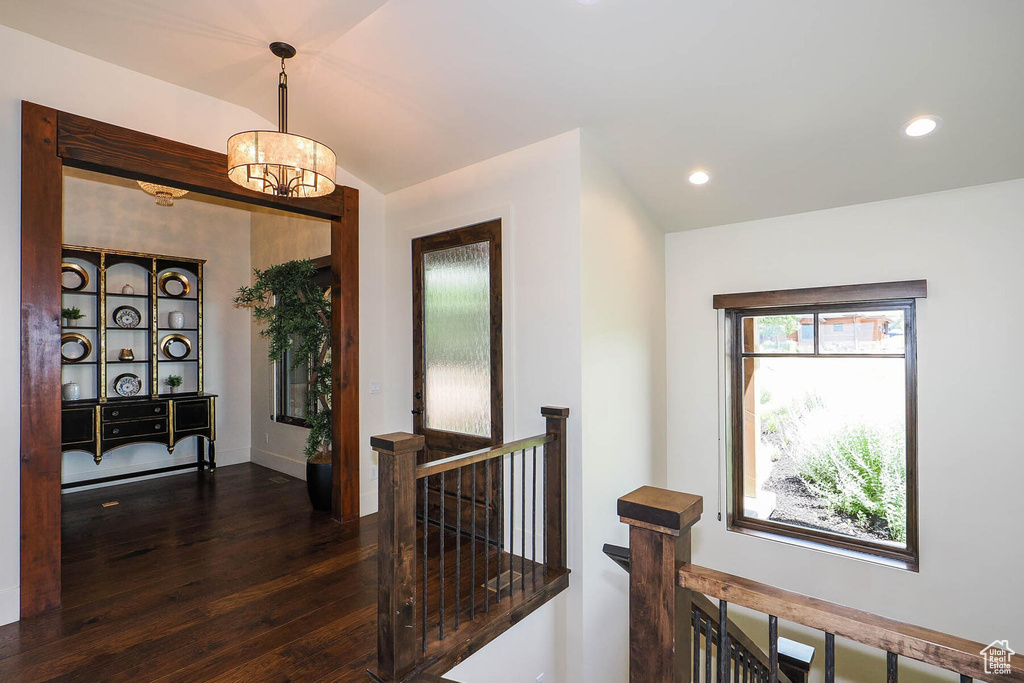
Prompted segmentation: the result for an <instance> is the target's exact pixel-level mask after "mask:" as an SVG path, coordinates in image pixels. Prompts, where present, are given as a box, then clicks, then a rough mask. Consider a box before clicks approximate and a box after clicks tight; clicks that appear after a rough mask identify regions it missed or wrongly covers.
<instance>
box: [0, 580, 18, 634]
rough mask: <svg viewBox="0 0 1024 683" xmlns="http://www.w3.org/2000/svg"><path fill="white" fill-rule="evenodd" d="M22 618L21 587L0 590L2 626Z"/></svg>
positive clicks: (0, 623) (0, 624)
mask: <svg viewBox="0 0 1024 683" xmlns="http://www.w3.org/2000/svg"><path fill="white" fill-rule="evenodd" d="M20 618H21V586H15V587H13V588H5V589H3V590H0V626H3V625H4V624H13V623H14V622H16V621H17V620H18V619H20Z"/></svg>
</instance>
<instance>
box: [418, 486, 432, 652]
mask: <svg viewBox="0 0 1024 683" xmlns="http://www.w3.org/2000/svg"><path fill="white" fill-rule="evenodd" d="M429 479H430V477H423V604H422V605H421V606H420V609H421V610H422V611H423V651H424V652H426V651H427V566H428V565H429V564H430V562H429V561H428V560H429V558H430V553H429V552H427V530H428V529H429V528H430V525H429V524H427V481H428V480H429Z"/></svg>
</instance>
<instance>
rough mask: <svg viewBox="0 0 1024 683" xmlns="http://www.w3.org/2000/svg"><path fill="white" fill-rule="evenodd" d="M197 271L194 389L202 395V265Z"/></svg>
mask: <svg viewBox="0 0 1024 683" xmlns="http://www.w3.org/2000/svg"><path fill="white" fill-rule="evenodd" d="M196 268H197V270H198V271H199V277H197V278H196V301H197V302H198V303H197V305H196V309H197V310H196V340H197V346H198V347H199V348H197V349H196V357H197V358H198V362H197V363H196V365H198V366H199V368H198V371H197V373H196V374H197V377H196V385H197V386H196V388H197V389H198V390H199V393H200V394H201V393H203V391H204V388H203V264H202V263H200V264H199V265H198V266H196Z"/></svg>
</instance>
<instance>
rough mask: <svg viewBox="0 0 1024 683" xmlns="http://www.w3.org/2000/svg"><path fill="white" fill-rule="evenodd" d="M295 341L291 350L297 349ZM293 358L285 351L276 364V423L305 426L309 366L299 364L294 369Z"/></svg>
mask: <svg viewBox="0 0 1024 683" xmlns="http://www.w3.org/2000/svg"><path fill="white" fill-rule="evenodd" d="M298 347H299V343H298V340H297V339H292V348H298ZM294 361H295V356H294V355H293V352H292V351H285V353H284V357H283V358H282V359H281V360H280V361H279V362H278V363H277V421H278V422H283V423H285V424H292V425H297V426H299V427H305V426H306V397H307V395H308V394H309V366H308V365H307V364H306V363H300V364H299V365H298V366H297V367H295V368H294V369H293V368H292V364H293V363H294Z"/></svg>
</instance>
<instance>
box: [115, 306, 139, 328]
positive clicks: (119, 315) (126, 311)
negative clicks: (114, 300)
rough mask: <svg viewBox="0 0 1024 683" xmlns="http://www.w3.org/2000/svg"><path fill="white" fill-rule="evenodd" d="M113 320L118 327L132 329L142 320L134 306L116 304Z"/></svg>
mask: <svg viewBox="0 0 1024 683" xmlns="http://www.w3.org/2000/svg"><path fill="white" fill-rule="evenodd" d="M114 322H115V323H117V326H118V327H123V328H125V329H132V328H134V327H138V326H139V323H141V322H142V314H141V313H139V309H137V308H135V307H134V306H118V307H117V308H115V309H114Z"/></svg>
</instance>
